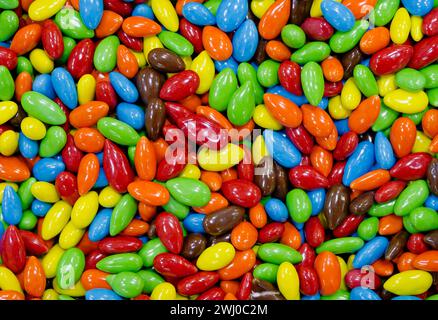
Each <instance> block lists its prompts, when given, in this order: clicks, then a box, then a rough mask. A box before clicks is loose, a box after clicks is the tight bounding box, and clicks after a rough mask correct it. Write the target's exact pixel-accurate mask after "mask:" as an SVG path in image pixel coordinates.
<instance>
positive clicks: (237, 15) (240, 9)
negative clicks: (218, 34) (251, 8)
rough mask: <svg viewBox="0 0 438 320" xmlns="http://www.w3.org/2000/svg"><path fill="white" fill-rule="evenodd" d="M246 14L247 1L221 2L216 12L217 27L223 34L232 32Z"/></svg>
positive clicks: (225, 0) (229, 0) (232, 0)
mask: <svg viewBox="0 0 438 320" xmlns="http://www.w3.org/2000/svg"><path fill="white" fill-rule="evenodd" d="M247 14H248V1H247V0H222V2H221V4H220V5H219V7H218V9H217V12H216V21H217V26H218V27H219V29H221V30H222V31H224V32H231V31H234V30H236V29H237V28H238V27H239V26H240V24H241V23H242V22H243V20H245V17H246V15H247Z"/></svg>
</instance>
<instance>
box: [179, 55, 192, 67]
mask: <svg viewBox="0 0 438 320" xmlns="http://www.w3.org/2000/svg"><path fill="white" fill-rule="evenodd" d="M181 58H182V59H183V61H184V64H185V65H186V67H185V70H190V67H191V66H192V62H193V60H192V57H191V56H185V57H181Z"/></svg>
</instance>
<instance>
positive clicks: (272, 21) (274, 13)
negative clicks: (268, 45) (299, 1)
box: [259, 0, 290, 40]
mask: <svg viewBox="0 0 438 320" xmlns="http://www.w3.org/2000/svg"><path fill="white" fill-rule="evenodd" d="M289 15H290V0H277V1H275V2H274V3H273V4H272V5H271V6H270V7H269V9H268V10H267V11H266V12H265V13H264V15H263V16H262V18H261V19H260V22H259V33H260V36H261V37H262V38H264V39H266V40H271V39H274V38H276V37H278V35H279V34H280V32H281V29H283V27H284V26H285V25H286V24H287V22H288V19H289Z"/></svg>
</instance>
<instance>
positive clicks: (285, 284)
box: [277, 262, 300, 300]
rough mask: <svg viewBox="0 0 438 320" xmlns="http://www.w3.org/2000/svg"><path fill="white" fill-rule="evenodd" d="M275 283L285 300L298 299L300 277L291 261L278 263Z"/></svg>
mask: <svg viewBox="0 0 438 320" xmlns="http://www.w3.org/2000/svg"><path fill="white" fill-rule="evenodd" d="M277 284H278V289H279V290H280V292H281V294H282V295H283V296H284V297H285V298H286V299H287V300H300V279H299V278H298V273H297V270H296V269H295V267H294V265H293V264H292V263H290V262H283V263H282V264H280V266H279V267H278V271H277Z"/></svg>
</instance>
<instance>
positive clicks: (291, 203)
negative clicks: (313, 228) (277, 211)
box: [286, 189, 312, 223]
mask: <svg viewBox="0 0 438 320" xmlns="http://www.w3.org/2000/svg"><path fill="white" fill-rule="evenodd" d="M286 206H287V209H288V210H289V214H290V216H291V218H292V221H294V222H297V223H304V222H306V221H307V220H309V218H310V215H311V214H312V203H311V202H310V199H309V196H308V195H307V193H306V192H305V191H304V190H302V189H293V190H291V191H289V192H288V193H287V195H286Z"/></svg>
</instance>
